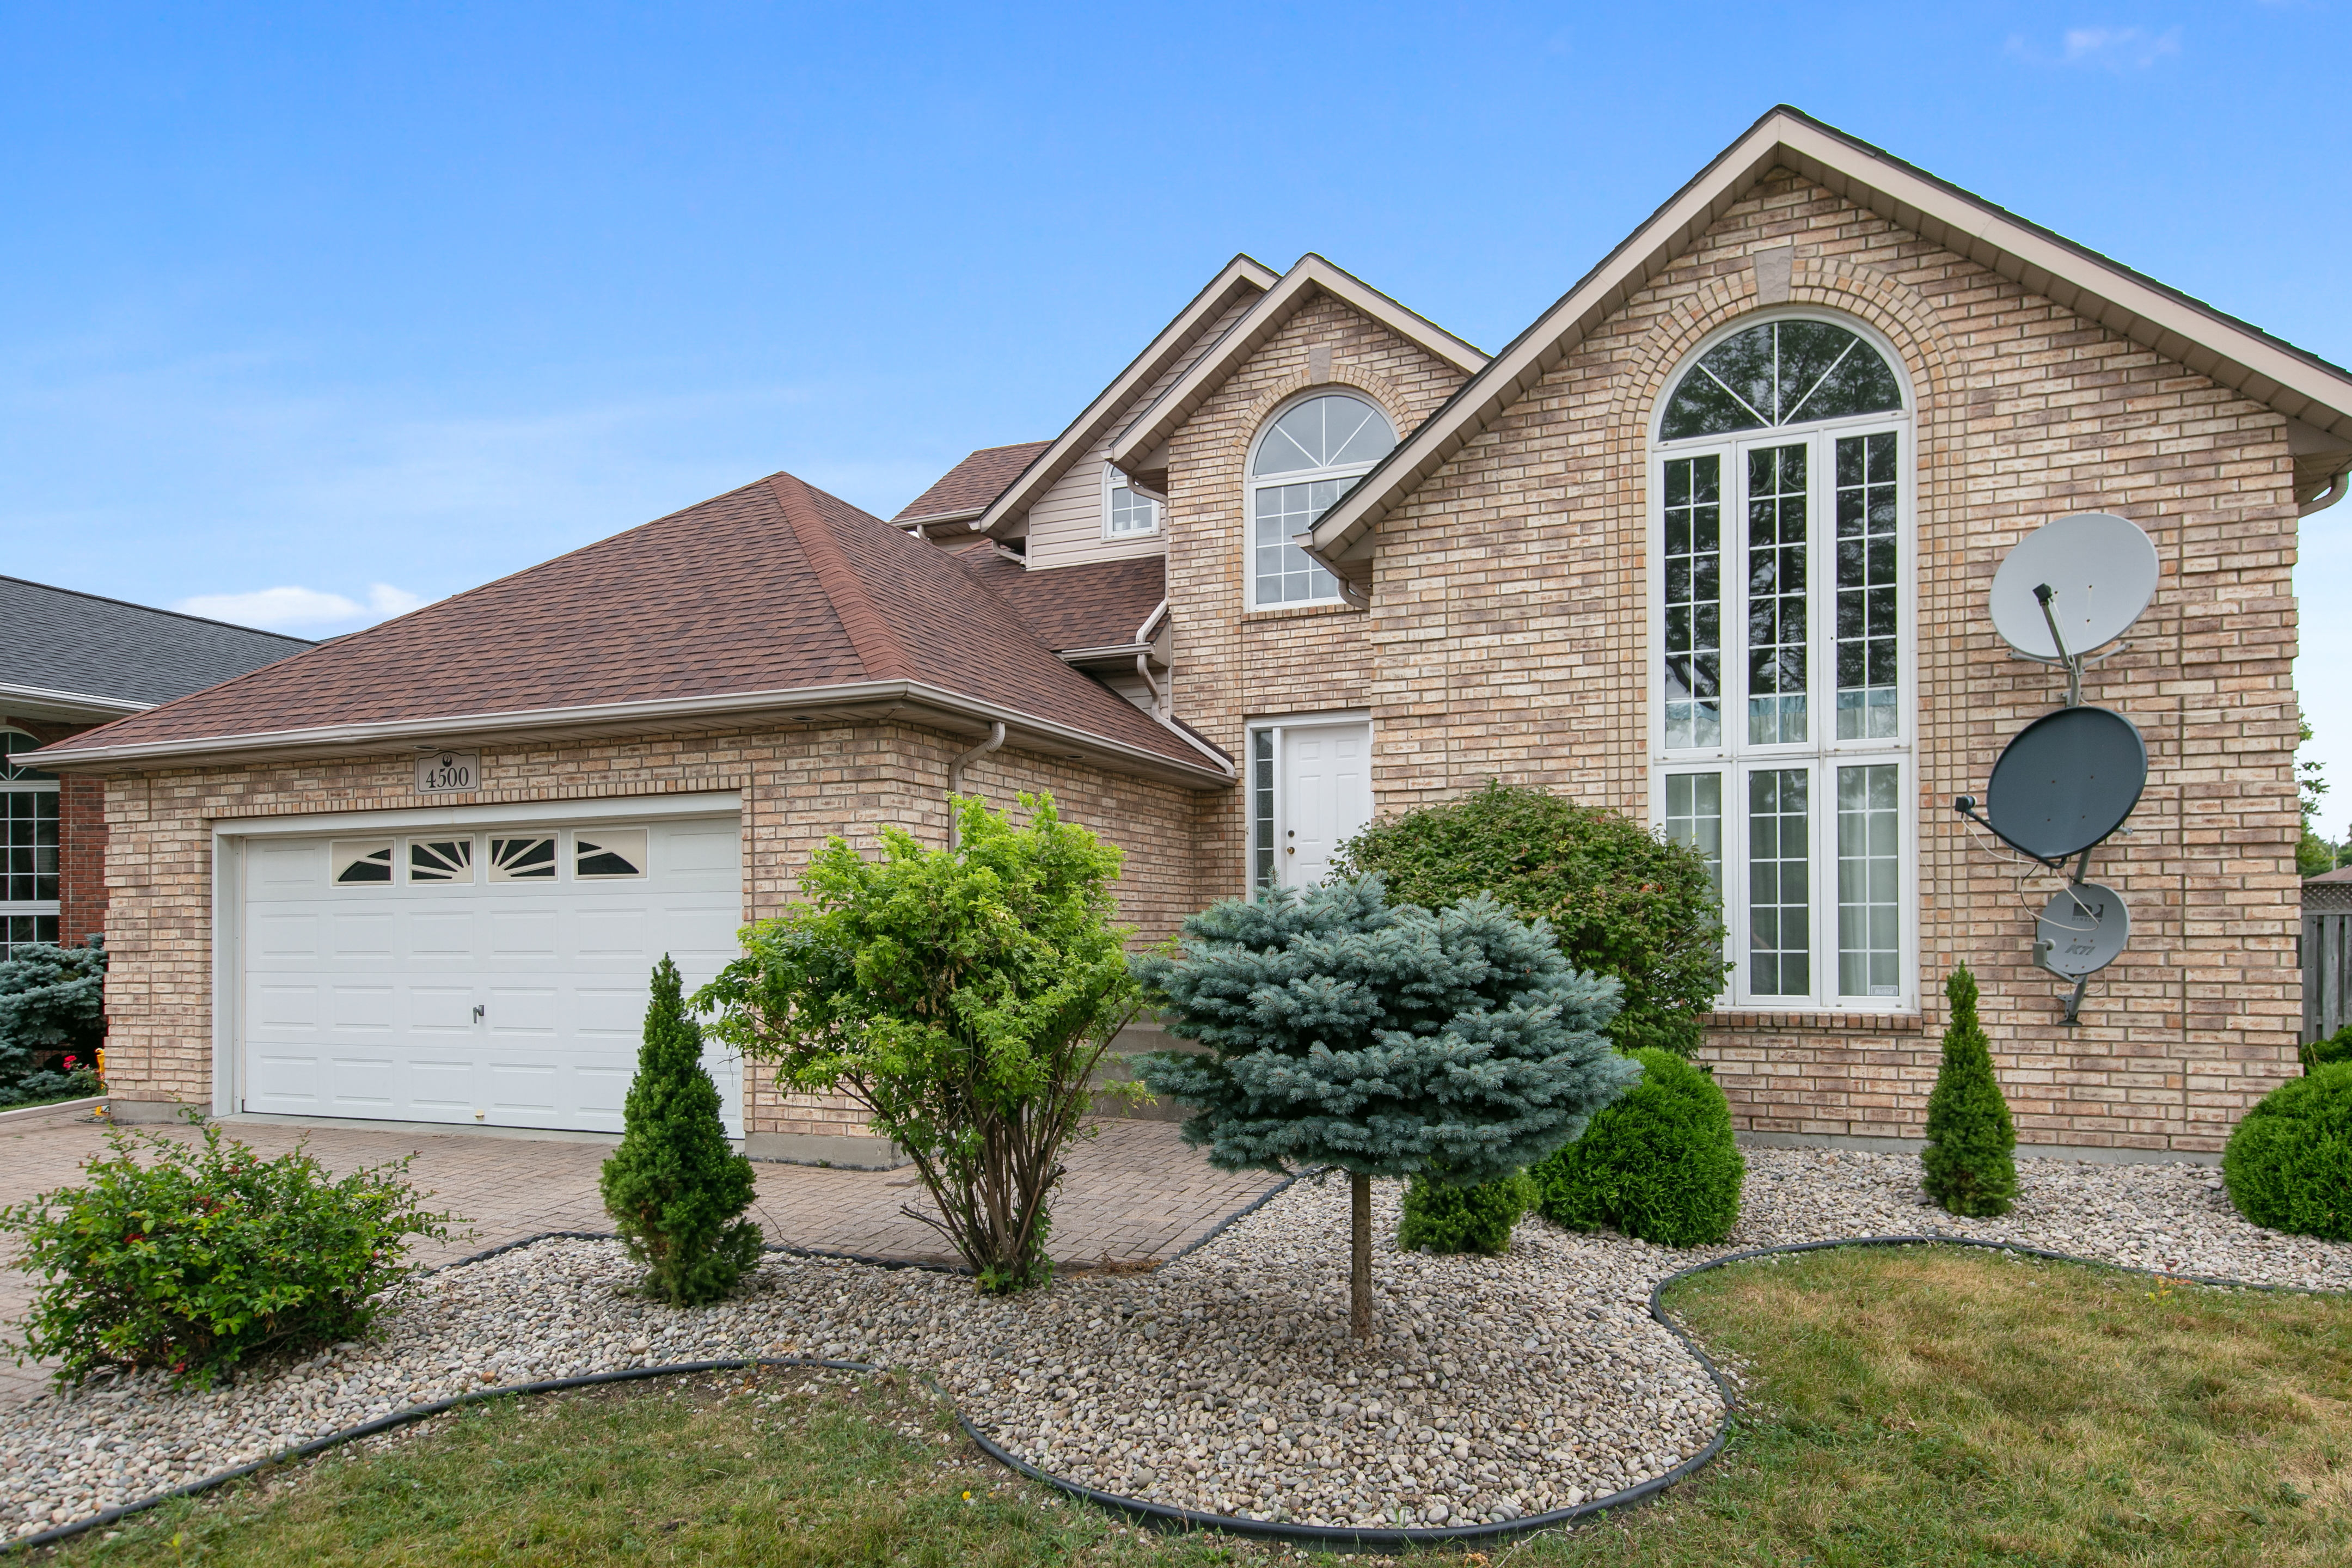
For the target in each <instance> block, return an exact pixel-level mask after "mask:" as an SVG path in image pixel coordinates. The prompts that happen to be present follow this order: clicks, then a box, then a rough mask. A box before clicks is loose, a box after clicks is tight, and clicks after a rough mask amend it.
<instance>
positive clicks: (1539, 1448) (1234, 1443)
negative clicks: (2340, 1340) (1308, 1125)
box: [0, 1149, 2352, 1535]
mask: <svg viewBox="0 0 2352 1568" xmlns="http://www.w3.org/2000/svg"><path fill="white" fill-rule="evenodd" d="M1748 1166H1749V1169H1748V1180H1747V1186H1746V1207H1745V1210H1744V1213H1743V1215H1742V1217H1741V1220H1740V1223H1739V1226H1738V1228H1737V1229H1736V1230H1735V1231H1734V1232H1733V1234H1732V1236H1731V1237H1729V1238H1728V1239H1727V1241H1726V1242H1725V1243H1724V1244H1723V1245H1722V1246H1721V1247H1712V1248H1693V1249H1687V1250H1677V1249H1674V1248H1668V1247H1652V1246H1648V1245H1645V1244H1643V1243H1640V1242H1633V1241H1628V1240H1626V1239H1624V1238H1622V1237H1617V1236H1614V1235H1612V1234H1608V1233H1598V1234H1593V1235H1579V1234H1576V1233H1572V1232H1569V1231H1564V1230H1561V1229H1559V1227H1557V1226H1552V1225H1550V1224H1549V1223H1548V1222H1546V1221H1544V1220H1542V1219H1540V1218H1538V1217H1535V1216H1530V1217H1529V1218H1528V1220H1526V1221H1525V1222H1524V1223H1522V1224H1521V1226H1519V1228H1518V1231H1517V1235H1516V1237H1514V1240H1513V1244H1512V1247H1511V1250H1510V1252H1509V1253H1508V1254H1507V1256H1504V1257H1501V1258H1478V1257H1470V1256H1450V1257H1438V1256H1430V1255H1419V1254H1409V1255H1408V1254H1400V1253H1398V1252H1397V1251H1396V1249H1395V1247H1394V1245H1393V1242H1392V1241H1391V1240H1390V1239H1388V1238H1390V1237H1392V1236H1393V1234H1394V1229H1395V1224H1396V1205H1397V1199H1398V1194H1399V1191H1400V1186H1399V1184H1393V1183H1383V1184H1381V1185H1380V1187H1379V1188H1378V1190H1377V1194H1376V1200H1377V1212H1376V1224H1377V1225H1378V1226H1380V1227H1381V1229H1380V1230H1379V1232H1378V1234H1379V1236H1380V1237H1381V1241H1380V1242H1379V1244H1378V1250H1377V1268H1376V1278H1375V1287H1376V1301H1377V1316H1376V1320H1375V1327H1376V1330H1377V1332H1376V1335H1375V1337H1374V1339H1373V1340H1372V1341H1371V1342H1369V1343H1360V1342H1356V1341H1354V1340H1352V1339H1350V1338H1349V1334H1348V1325H1347V1315H1346V1308H1345V1304H1344V1297H1342V1296H1340V1295H1339V1293H1338V1292H1335V1291H1334V1290H1333V1289H1331V1284H1332V1282H1333V1281H1334V1280H1337V1279H1343V1278H1344V1277H1345V1270H1346V1268H1347V1237H1346V1226H1345V1223H1344V1222H1345V1216H1346V1211H1347V1203H1348V1199H1347V1191H1346V1187H1345V1185H1344V1184H1342V1183H1340V1182H1336V1181H1335V1182H1332V1183H1329V1184H1324V1185H1321V1186H1318V1185H1317V1184H1314V1183H1312V1182H1301V1183H1299V1184H1295V1185H1294V1186H1292V1187H1290V1188H1289V1189H1288V1190H1286V1191H1285V1192H1284V1193H1282V1194H1279V1195H1277V1196H1276V1198H1275V1199H1274V1200H1273V1201H1272V1202H1270V1203H1268V1204H1267V1205H1265V1206H1264V1207H1262V1208H1260V1209H1258V1210H1256V1211H1255V1212H1254V1213H1251V1214H1248V1215H1244V1216H1243V1217H1242V1218H1241V1219H1240V1220H1238V1221H1237V1222H1236V1223H1234V1225H1233V1226H1231V1227H1229V1228H1228V1229H1227V1230H1225V1231H1224V1232H1223V1234H1222V1235H1220V1236H1218V1237H1215V1238H1214V1239H1213V1241H1211V1242H1210V1243H1209V1244H1208V1245H1207V1246H1205V1247H1202V1248H1200V1249H1199V1250H1197V1251H1195V1252H1193V1253H1192V1254H1190V1255H1189V1256H1187V1257H1184V1258H1181V1259H1178V1260H1177V1261H1175V1262H1173V1263H1171V1264H1170V1265H1168V1266H1167V1267H1165V1268H1161V1269H1160V1270H1158V1271H1157V1272H1154V1273H1150V1274H1098V1273H1086V1274H1076V1275H1071V1276H1068V1277H1066V1278H1064V1279H1060V1280H1058V1281H1056V1282H1055V1284H1054V1285H1052V1286H1051V1287H1049V1288H1048V1289H1045V1290H1043V1291H1038V1292H1032V1293H1030V1294H1027V1295H1025V1296H1020V1297H1013V1298H1009V1299H1003V1298H998V1299H991V1298H983V1297H981V1296H979V1295H977V1294H976V1293H975V1292H974V1291H973V1289H972V1288H971V1283H970V1281H969V1280H968V1279H962V1278H959V1277H956V1276H951V1275H946V1274H940V1273H934V1272H928V1271H923V1270H918V1269H889V1268H880V1267H877V1266H874V1265H868V1264H861V1263H854V1262H848V1261H845V1260H840V1259H829V1258H797V1257H791V1256H785V1255H774V1254H772V1255H769V1256H768V1257H767V1258H766V1259H765V1260H764V1261H763V1262H762V1264H761V1268H760V1269H759V1271H758V1272H757V1274H756V1275H754V1276H753V1277H752V1278H751V1280H750V1281H749V1282H748V1283H747V1284H746V1285H745V1286H744V1287H743V1288H742V1289H740V1291H739V1292H738V1293H737V1294H736V1295H735V1296H734V1297H732V1298H730V1300H725V1301H722V1302H720V1303H719V1304H717V1305H715V1306H711V1307H706V1308H700V1309H676V1308H669V1307H665V1306H661V1305H658V1304H656V1303H654V1302H651V1301H649V1300H646V1299H644V1298H642V1297H640V1296H637V1295H635V1294H634V1293H632V1289H633V1287H634V1286H635V1284H636V1282H637V1280H638V1279H639V1275H640V1271H639V1270H638V1269H636V1268H634V1267H633V1266H632V1265H630V1264H629V1263H628V1261H627V1260H626V1258H625V1257H624V1256H623V1255H622V1253H621V1250H620V1248H619V1247H618V1245H617V1244H615V1243H611V1242H602V1241H583V1240H549V1241H544V1242H540V1243H536V1244H533V1245H531V1246H529V1247H522V1248H519V1249H516V1250H513V1251H509V1252H506V1253H502V1254H499V1256H497V1257H494V1258H487V1259H484V1260H482V1261H479V1262H476V1263H470V1264H465V1265H461V1266H458V1267H456V1268H450V1269H447V1270H445V1271H443V1272H441V1273H439V1274H436V1275H433V1276H429V1277H427V1278H425V1279H422V1280H420V1281H418V1282H417V1283H416V1284H415V1285H414V1286H413V1287H412V1288H411V1293H410V1295H409V1297H408V1299H407V1300H405V1301H404V1302H403V1303H402V1305H401V1306H400V1307H399V1308H398V1310H395V1311H394V1312H393V1313H392V1314H390V1315H389V1316H388V1317H387V1319H386V1320H385V1329H384V1332H383V1335H382V1337H381V1338H380V1339H378V1340H377V1341H375V1342H370V1343H367V1344H346V1345H339V1346H336V1347H333V1348H332V1349H330V1350H328V1351H325V1352H321V1353H320V1354H318V1355H315V1356H313V1357H310V1359H308V1360H305V1361H302V1362H299V1363H286V1362H279V1363H274V1364H268V1365H264V1366H260V1367H257V1368H255V1369H253V1370H251V1371H249V1372H248V1373H246V1374H245V1375H244V1376H242V1377H241V1378H239V1379H238V1380H237V1381H236V1383H235V1384H233V1385H231V1386H229V1387H226V1388H224V1389H220V1390H217V1391H215V1392H212V1393H183V1392H174V1391H173V1390H171V1389H170V1388H169V1387H168V1386H166V1385H165V1384H164V1383H163V1380H162V1379H161V1378H159V1377H156V1376H152V1375H142V1376H138V1377H127V1378H121V1379H116V1380H95V1381H93V1382H92V1383H91V1384H89V1385H87V1386H86V1387H85V1388H83V1389H82V1390H81V1391H79V1393H68V1394H50V1395H47V1396H44V1397H43V1398H41V1399H38V1400H37V1401H35V1402H34V1403H32V1404H31V1405H26V1406H23V1407H20V1408H19V1409H17V1410H16V1411H13V1412H11V1413H10V1414H9V1415H8V1417H7V1419H6V1422H5V1426H0V1461H5V1462H0V1535H16V1534H23V1533H26V1532H29V1531H37V1530H40V1529H44V1528H47V1527H48V1526H49V1525H51V1524H53V1523H58V1522H63V1521H68V1520H71V1519H75V1518H79V1517H83V1516H86V1515H88V1514H90V1513H92V1512H95V1511H97V1510H100V1509H102V1508H106V1507H109V1506H111V1505H113V1504H117V1503H121V1502H125V1501H129V1500H134V1499H138V1498H142V1497H146V1496H151V1495H152V1494H154V1493H156V1492H159V1491H163V1490H165V1489H169V1488H171V1487H174V1486H178V1485H181V1484H184V1483H185V1482H187V1481H190V1480H193V1479H197V1478H200V1477H203V1476H206V1475H211V1474H215V1473H217V1472H219V1471H221V1470H223V1469H226V1468H230V1467H232V1466H235V1465H237V1464H240V1463H243V1462H246V1461H247V1460H250V1459H254V1458H260V1457H262V1456H264V1455H266V1454H268V1453H271V1452H275V1451H278V1450H280V1449H283V1448H285V1447H290V1446H292V1445H294V1444H297V1443H300V1442H303V1441H306V1440H308V1439H310V1438H312V1437H316V1436H321V1435H323V1434H325V1433H328V1432H331V1431H334V1430H337V1429H339V1428H341V1427H345V1426H352V1425H354V1424H356V1423H358V1422H361V1421H364V1420H367V1419H369V1418H371V1417H373V1416H376V1415H384V1414H388V1413H390V1412H392V1411H394V1410H398V1409H402V1408H404V1407H406V1406H410V1405H417V1404H422V1403H425V1402H427V1401H431V1400H435V1399H440V1398H446V1397H447V1396H448V1395H450V1394H456V1393H459V1392H463V1391H467V1390H475V1389H483V1388H494V1387H498V1386H502V1385H509V1386H510V1385H513V1384H521V1383H528V1382H531V1381H534V1380H539V1379H546V1378H557V1377H567V1376H576V1375H580V1374H583V1373H592V1372H602V1371H612V1370H617V1369H620V1368H625V1367H631V1366H644V1365H653V1364H659V1363H670V1362H681V1361H690V1360H697V1359H703V1358H711V1357H720V1356H751V1355H795V1354H796V1355H814V1356H830V1357H838V1358H844V1359H851V1360H857V1361H865V1362H871V1363H878V1364H886V1365H903V1366H906V1367H908V1368H911V1369H916V1370H921V1371H927V1372H929V1373H931V1374H932V1375H934V1376H935V1377H937V1378H938V1380H939V1382H940V1386H941V1388H942V1389H943V1390H944V1391H945V1393H946V1394H948V1395H949V1396H950V1398H951V1399H953V1401H954V1402H955V1404H956V1405H957V1406H958V1407H959V1408H960V1409H961V1410H962V1411H963V1412H964V1413H965V1414H966V1415H969V1416H970V1417H971V1419H972V1420H973V1421H974V1422H975V1423H976V1424H978V1425H979V1426H981V1427H982V1429H983V1430H986V1431H987V1432H989V1433H990V1435H991V1436H992V1437H994V1438H995V1440H997V1441H998V1442H1000V1443H1002V1444H1003V1446H1005V1447H1007V1448H1009V1449H1011V1450H1013V1452H1015V1453H1018V1454H1020V1455H1022V1456H1023V1457H1024V1458H1027V1459H1028V1460H1030V1461H1031V1462H1032V1463H1034V1464H1036V1465H1038V1466H1039V1467H1040V1468H1045V1469H1048V1470H1051V1471H1053V1472H1055V1473H1056V1474H1060V1475H1063V1476H1066V1477H1069V1478H1070V1479H1076V1480H1078V1481H1081V1482H1084V1483H1085V1484H1087V1485H1090V1486H1095V1487H1097V1488H1100V1489H1104V1490H1107V1491H1113V1492H1118V1493H1121V1494H1124V1495H1128V1496H1132V1497H1139V1498H1145V1499H1150V1500H1155V1501H1159V1502H1163V1503H1167V1504H1171V1505H1173V1506H1177V1507H1181V1508H1188V1509H1194V1510H1202V1511H1206V1512H1215V1513H1225V1514H1248V1515H1252V1516H1255V1517H1260V1518H1284V1519H1289V1520H1294V1521H1309V1522H1315V1521H1319V1522H1326V1523H1346V1524H1361V1525H1368V1526H1394V1525H1398V1524H1412V1525H1438V1524H1461V1523H1469V1522H1474V1521H1496V1520H1508V1519H1511V1518H1514V1517H1518V1516H1521V1515H1525V1514H1529V1513H1535V1512H1540V1511H1543V1510H1549V1509H1556V1508H1563V1507H1570V1506H1574V1505H1576V1504H1578V1503H1580V1502H1583V1501H1587V1500H1591V1498H1593V1497H1597V1496H1602V1495H1606V1494H1607V1493H1609V1492H1612V1491H1615V1490H1617V1489H1622V1488H1623V1487H1627V1486H1631V1485H1634V1484H1637V1483H1638V1482H1640V1481H1641V1480H1643V1479H1647V1478H1649V1477H1653V1476H1655V1475H1658V1474H1661V1473H1663V1472H1664V1470H1666V1469H1668V1468H1672V1467H1673V1466H1674V1465H1675V1464H1676V1463H1678V1462H1680V1461H1681V1460H1682V1459H1683V1458H1686V1457H1688V1456H1689V1455H1691V1454H1694V1453H1696V1452H1697V1451H1698V1450H1699V1449H1700V1448H1701V1447H1704V1446H1705V1445H1706V1441H1707V1440H1708V1437H1709V1436H1711V1434H1712V1433H1713V1431H1714V1430H1715V1428H1716V1426H1717V1423H1718V1421H1719V1420H1720V1418H1721V1415H1722V1414H1723V1412H1722V1408H1721V1404H1720V1401H1719V1399H1718V1397H1717V1394H1716V1391H1715V1389H1714V1386H1713V1384H1712V1383H1711V1382H1710V1380H1709V1379H1708V1378H1707V1377H1706V1373H1705V1371H1704V1369H1703V1368H1702V1367H1701V1366H1700V1365H1699V1364H1698V1363H1697V1362H1696V1360H1694V1359H1693V1358H1692V1357H1691V1356H1690V1355H1689V1353H1688V1352H1685V1350H1684V1349H1683V1348H1682V1347H1681V1345H1680V1344H1679V1343H1678V1342H1676V1341H1675V1339H1674V1337H1673V1336H1672V1335H1671V1334H1669V1333H1668V1332H1667V1331H1665V1330H1664V1328H1663V1327H1661V1326H1660V1325H1658V1324H1657V1323H1655V1322H1654V1321H1652V1320H1651V1319H1650V1318H1649V1317H1648V1315H1647V1313H1646V1311H1645V1310H1644V1302H1645V1301H1646V1299H1647V1297H1648V1294H1649V1292H1650V1290H1651V1289H1652V1288H1653V1287H1654V1285H1655V1284H1656V1282H1657V1281H1658V1280H1660V1279H1664V1277H1665V1276H1666V1275H1668V1274H1671V1273H1673V1272H1675V1270H1677V1269H1680V1268H1687V1267H1689V1266H1690V1265H1691V1264H1693V1263H1696V1262H1698V1261H1700V1260H1702V1259H1703V1258H1708V1257H1712V1256H1719V1255H1721V1254H1723V1253H1726V1252H1732V1251H1738V1250H1740V1249H1743V1248H1746V1247H1761V1246H1770V1245H1775V1244H1780V1243H1787V1242H1794V1241H1808V1240H1822V1239H1831V1238H1835V1237H1857V1236H1870V1235H1887V1234H1902V1233H1910V1234H1919V1233H1932V1234H1943V1235H1948V1236H1956V1237H1979V1238H1983V1239H1993V1240H2007V1241H2015V1242H2020V1243H2023V1244H2026V1245H2031V1246H2036V1247H2050V1248H2052V1249H2053V1250H2057V1251H2062V1252H2067V1253H2072V1254H2075V1255H2078V1256H2082V1257H2086V1258H2100V1259H2104V1260H2107V1261H2111V1262H2116V1263H2121V1264H2126V1265H2129V1266H2133V1267H2137V1268H2157V1269H2162V1270H2165V1271H2168V1272H2173V1273H2178V1274H2184V1275H2188V1274H2195V1275H2214V1276H2225V1277H2230V1278H2234V1279H2243V1280H2247V1281H2250V1282H2261V1283H2274V1284H2286V1285H2297V1286H2303V1287H2307V1288H2316V1289H2352V1245H2345V1244H2331V1243H2326V1242H2319V1241H2314V1240H2311V1239H2309V1238H2306V1237H2285V1236H2280V1235H2277V1234H2275V1233H2272V1232H2268V1231H2263V1230H2258V1229H2256V1228H2255V1227H2253V1226H2249V1225H2247V1224H2246V1223H2245V1222H2244V1221H2242V1219H2240V1218H2239V1217H2238V1216H2237V1215H2236V1214H2235V1212H2234V1211H2233V1210H2232V1209H2231V1207H2230V1205H2229V1201H2228V1199H2227V1197H2226V1195H2225V1194H2223V1193H2222V1191H2221V1176H2220V1173H2218V1172H2217V1171H2214V1170H2212V1169H2210V1168H2209V1167H2202V1166H2193V1165H2178V1164H2164V1165H2114V1164H2087V1163H2072V1162H2065V1161H2057V1160H2034V1159H2026V1160H2021V1161H2019V1162H2018V1171H2019V1186H2020V1194H2019V1201H2018V1204H2017V1206H2016V1208H2015V1209H2014V1210H2013V1211H2012V1212H2011V1214H2009V1215H2004V1216H2002V1217H2000V1218H1998V1219H1972V1220H1961V1219H1956V1218H1954V1217H1953V1216H1951V1215H1947V1214H1945V1213H1943V1212H1942V1211H1941V1210H1938V1209H1935V1208H1931V1207H1928V1206H1927V1205H1926V1204H1925V1200H1924V1199H1923V1198H1922V1196H1921V1194H1920V1192H1919V1186H1918V1172H1919V1164H1918V1162H1917V1160H1916V1159H1915V1158H1911V1157H1908V1156H1902V1155H1893V1154H1874V1153H1854V1152H1822V1151H1812V1150H1769V1149H1759V1150H1750V1151H1748Z"/></svg>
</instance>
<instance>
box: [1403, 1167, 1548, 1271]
mask: <svg viewBox="0 0 2352 1568" xmlns="http://www.w3.org/2000/svg"><path fill="white" fill-rule="evenodd" d="M1535 1202H1536V1184H1535V1183H1534V1182H1533V1181H1532V1180H1531V1179H1529V1177H1528V1173H1526V1172H1525V1171H1513V1172H1512V1173H1510V1174H1509V1175H1507V1176H1504V1177H1501V1178H1499V1179H1497V1180H1496V1181H1492V1182H1481V1183H1479V1184H1477V1185H1476V1186H1475V1187H1454V1186H1448V1185H1446V1184H1444V1183H1442V1182H1434V1181H1432V1180H1431V1179H1430V1178H1429V1177H1427V1176H1415V1177H1413V1178H1412V1180H1411V1181H1410V1182H1407V1183H1406V1184H1405V1189H1404V1215H1403V1217H1402V1218H1401V1219H1400V1220H1399V1221H1398V1223H1397V1246H1398V1247H1402V1248H1403V1249H1404V1250H1405V1251H1407V1252H1419V1251H1421V1250H1423V1248H1427V1249H1428V1250H1429V1251H1432V1252H1483V1253H1486V1254H1487V1255H1488V1256H1489V1257H1499V1256H1501V1255H1502V1254H1503V1253H1506V1252H1508V1251H1509V1250H1510V1249H1511V1229H1512V1227H1513V1226H1517V1224H1518V1223H1519V1217H1520V1216H1521V1215H1524V1214H1526V1213H1527V1212H1528V1210H1529V1209H1531V1208H1533V1207H1534V1206H1535Z"/></svg>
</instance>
